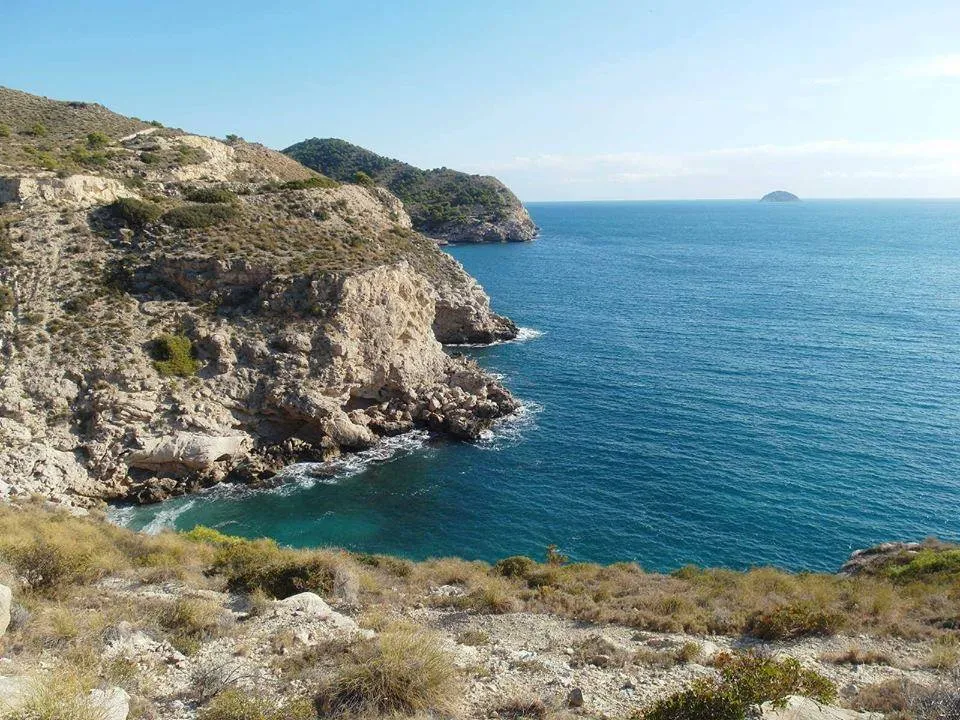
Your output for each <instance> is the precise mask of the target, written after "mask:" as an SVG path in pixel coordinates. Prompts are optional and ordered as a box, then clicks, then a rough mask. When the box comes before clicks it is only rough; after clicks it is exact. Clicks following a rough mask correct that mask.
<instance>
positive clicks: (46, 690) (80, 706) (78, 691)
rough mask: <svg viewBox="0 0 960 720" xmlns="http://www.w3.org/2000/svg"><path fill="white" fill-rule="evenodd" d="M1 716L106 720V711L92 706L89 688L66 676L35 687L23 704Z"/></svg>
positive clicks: (16, 719) (11, 718)
mask: <svg viewBox="0 0 960 720" xmlns="http://www.w3.org/2000/svg"><path fill="white" fill-rule="evenodd" d="M4 704H5V703H4ZM0 713H2V717H3V720H103V710H102V708H99V707H97V706H96V705H94V704H93V703H92V702H91V700H90V694H89V689H88V687H87V686H86V684H85V683H84V682H82V681H81V680H80V679H79V677H75V676H71V675H67V674H65V673H60V674H58V675H55V676H54V677H46V678H44V679H43V682H39V681H38V682H36V683H34V684H33V686H32V687H30V688H29V689H28V691H27V696H26V700H25V701H24V702H22V703H18V704H17V705H16V706H15V708H14V709H12V710H7V711H6V712H4V711H3V709H0Z"/></svg>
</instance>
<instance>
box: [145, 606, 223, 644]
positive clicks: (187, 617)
mask: <svg viewBox="0 0 960 720" xmlns="http://www.w3.org/2000/svg"><path fill="white" fill-rule="evenodd" d="M223 618H224V614H223V610H222V609H221V608H220V606H219V605H217V604H216V603H214V602H212V601H210V600H196V599H193V598H181V599H179V600H177V601H175V602H174V603H173V604H171V605H169V606H168V607H167V608H165V609H164V610H163V612H161V613H160V624H161V625H162V626H163V627H165V628H166V629H167V630H171V631H173V632H175V633H176V634H178V635H182V636H186V637H190V638H195V639H197V640H208V639H210V638H212V637H214V636H216V635H217V634H218V632H219V630H220V628H221V627H222V625H223Z"/></svg>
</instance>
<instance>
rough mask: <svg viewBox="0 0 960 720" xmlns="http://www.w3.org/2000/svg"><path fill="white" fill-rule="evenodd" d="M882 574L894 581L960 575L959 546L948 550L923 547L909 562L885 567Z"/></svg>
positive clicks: (935, 578)
mask: <svg viewBox="0 0 960 720" xmlns="http://www.w3.org/2000/svg"><path fill="white" fill-rule="evenodd" d="M883 574H884V575H885V576H886V577H888V578H890V579H891V580H894V581H896V582H907V581H911V580H937V579H949V578H952V577H953V576H958V577H960V548H958V549H949V550H936V549H932V548H927V549H923V550H921V551H920V552H918V553H917V554H916V555H915V556H914V557H913V558H911V559H910V561H909V562H907V563H905V564H902V565H892V566H890V567H887V568H885V569H884V570H883Z"/></svg>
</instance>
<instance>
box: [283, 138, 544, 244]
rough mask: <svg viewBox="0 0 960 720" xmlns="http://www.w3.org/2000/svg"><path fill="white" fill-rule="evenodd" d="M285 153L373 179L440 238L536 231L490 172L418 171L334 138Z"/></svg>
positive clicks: (491, 237)
mask: <svg viewBox="0 0 960 720" xmlns="http://www.w3.org/2000/svg"><path fill="white" fill-rule="evenodd" d="M283 152H284V153H286V154H287V155H289V156H290V157H292V158H294V159H295V160H297V161H299V162H301V163H303V164H304V165H306V166H307V167H309V168H312V169H314V170H316V171H317V172H321V173H323V174H325V175H329V176H330V177H332V178H336V179H337V180H341V181H343V182H357V181H358V175H357V174H358V173H362V175H361V176H359V177H360V178H361V179H362V180H365V181H367V182H369V181H370V180H371V179H372V180H373V181H375V182H377V183H379V184H381V185H383V186H384V187H386V188H388V189H389V190H390V191H391V192H393V193H395V194H396V195H397V197H399V198H400V199H401V200H402V201H403V204H404V206H405V207H406V210H407V212H408V213H409V214H410V217H411V218H412V219H413V226H414V227H415V228H416V229H417V230H419V231H420V232H423V233H425V234H427V235H429V236H430V237H432V238H436V239H437V240H440V241H441V242H446V243H477V242H524V241H527V240H532V239H533V238H535V237H536V236H537V232H538V229H537V226H536V225H535V224H534V222H533V220H531V219H530V214H529V213H528V212H527V210H526V208H524V207H523V204H522V203H521V202H520V200H518V199H517V196H516V195H514V194H513V193H512V192H511V191H510V189H509V188H508V187H507V186H506V185H504V184H503V183H502V182H500V181H499V180H497V178H494V177H489V176H484V175H468V174H467V173H463V172H458V171H456V170H450V169H449V168H438V169H434V170H421V169H420V168H417V167H414V166H413V165H409V164H408V163H404V162H401V161H399V160H394V159H392V158H388V157H384V156H382V155H377V154H376V153H374V152H371V151H370V150H367V149H365V148H362V147H358V146H357V145H353V144H351V143H348V142H346V141H344V140H338V139H336V138H325V139H320V138H312V139H310V140H304V141H303V142H299V143H297V144H296V145H292V146H290V147H288V148H287V149H286V150H284V151H283ZM364 176H366V177H364Z"/></svg>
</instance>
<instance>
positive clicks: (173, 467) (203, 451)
mask: <svg viewBox="0 0 960 720" xmlns="http://www.w3.org/2000/svg"><path fill="white" fill-rule="evenodd" d="M141 445H142V447H141V449H139V450H133V451H132V452H130V454H129V455H127V464H128V465H129V466H130V467H135V468H145V469H148V470H164V471H167V472H170V471H172V472H184V471H187V470H204V469H208V468H210V466H212V465H213V464H214V463H215V462H219V461H223V460H230V459H232V458H234V457H236V456H238V455H240V454H242V453H243V452H244V451H245V450H246V449H247V447H248V445H249V441H248V440H247V438H245V437H243V436H240V435H234V436H220V437H215V436H209V435H200V434H196V433H177V434H175V435H170V436H166V437H153V438H147V439H145V440H142V441H141Z"/></svg>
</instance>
